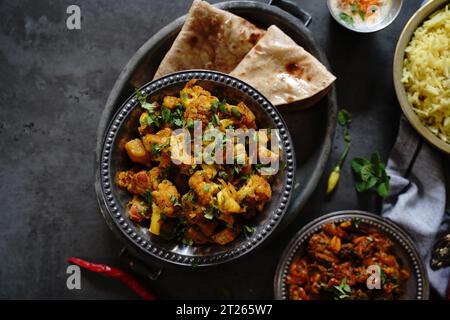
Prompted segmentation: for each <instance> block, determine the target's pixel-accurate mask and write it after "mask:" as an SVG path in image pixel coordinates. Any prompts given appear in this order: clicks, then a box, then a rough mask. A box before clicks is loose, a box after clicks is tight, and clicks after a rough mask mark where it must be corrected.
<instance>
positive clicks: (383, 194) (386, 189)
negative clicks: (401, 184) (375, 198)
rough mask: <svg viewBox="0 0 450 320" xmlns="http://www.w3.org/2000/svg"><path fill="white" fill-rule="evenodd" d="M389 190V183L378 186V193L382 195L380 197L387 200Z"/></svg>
mask: <svg viewBox="0 0 450 320" xmlns="http://www.w3.org/2000/svg"><path fill="white" fill-rule="evenodd" d="M389 189H390V186H389V181H385V182H383V183H381V184H380V185H379V186H378V188H377V192H378V194H379V195H380V197H382V198H386V197H387V195H388V194H389Z"/></svg>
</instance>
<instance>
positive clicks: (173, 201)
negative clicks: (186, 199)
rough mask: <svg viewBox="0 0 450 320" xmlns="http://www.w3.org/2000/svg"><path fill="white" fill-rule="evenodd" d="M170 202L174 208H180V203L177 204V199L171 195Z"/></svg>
mask: <svg viewBox="0 0 450 320" xmlns="http://www.w3.org/2000/svg"><path fill="white" fill-rule="evenodd" d="M170 202H172V204H173V205H174V206H179V207H181V204H180V202H178V198H177V197H176V196H174V195H173V194H172V195H171V196H170Z"/></svg>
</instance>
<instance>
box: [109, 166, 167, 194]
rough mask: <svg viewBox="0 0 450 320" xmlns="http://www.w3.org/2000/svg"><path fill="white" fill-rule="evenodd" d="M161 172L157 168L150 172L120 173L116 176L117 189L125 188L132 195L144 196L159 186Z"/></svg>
mask: <svg viewBox="0 0 450 320" xmlns="http://www.w3.org/2000/svg"><path fill="white" fill-rule="evenodd" d="M161 176H162V172H161V170H160V169H159V168H156V167H155V168H152V169H151V170H150V171H145V170H142V171H139V172H137V173H133V172H132V171H121V172H119V173H118V174H117V182H118V185H119V187H121V188H127V189H128V191H129V192H130V193H132V194H138V195H145V194H147V193H149V192H150V191H152V190H155V189H156V187H157V186H158V184H159V180H160V177H161Z"/></svg>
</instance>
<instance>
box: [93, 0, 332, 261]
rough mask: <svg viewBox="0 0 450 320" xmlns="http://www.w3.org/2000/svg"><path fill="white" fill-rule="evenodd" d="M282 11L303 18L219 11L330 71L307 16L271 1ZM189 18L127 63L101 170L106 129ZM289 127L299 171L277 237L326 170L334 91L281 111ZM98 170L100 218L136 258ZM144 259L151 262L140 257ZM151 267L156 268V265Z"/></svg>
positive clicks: (271, 11)
mask: <svg viewBox="0 0 450 320" xmlns="http://www.w3.org/2000/svg"><path fill="white" fill-rule="evenodd" d="M272 3H274V4H275V3H277V5H280V6H282V7H283V8H284V9H287V10H290V11H291V12H293V13H294V14H296V15H297V16H299V17H300V18H301V19H302V20H300V19H299V18H297V17H295V16H293V15H291V14H289V13H287V12H286V11H284V10H282V9H280V8H278V7H276V6H274V5H268V4H264V3H259V2H252V1H231V2H224V3H218V4H216V5H215V6H217V7H218V8H221V9H224V10H228V11H230V12H232V13H234V14H237V15H239V16H242V17H244V18H246V19H248V20H249V21H251V22H253V23H255V24H256V25H258V26H260V27H263V28H267V27H269V26H270V25H272V24H275V25H277V26H278V27H279V28H280V29H282V30H283V31H284V32H285V33H286V34H288V35H289V36H290V37H291V38H292V39H293V40H294V41H296V42H297V43H298V44H299V45H301V46H303V47H304V48H305V49H306V50H307V51H309V52H310V53H311V54H313V55H314V56H315V57H317V58H318V59H319V60H320V61H321V62H322V63H323V64H324V65H325V66H327V67H328V68H330V67H329V64H328V61H327V59H326V57H325V54H324V53H323V51H322V50H321V49H320V48H319V47H318V46H317V44H316V43H315V41H314V39H313V36H312V34H311V32H310V31H309V30H308V28H307V27H306V26H305V25H304V22H308V21H309V19H308V16H307V15H306V14H305V13H304V12H303V11H301V10H299V9H298V8H296V7H295V5H294V6H293V5H292V3H289V2H285V1H272ZM184 20H185V16H183V17H180V18H178V19H176V20H175V21H173V22H172V23H170V24H169V25H167V26H166V27H164V28H163V29H161V30H160V31H158V32H157V33H156V34H155V35H154V36H153V37H151V38H150V39H149V40H148V41H147V42H146V43H145V44H144V45H143V46H142V47H141V48H140V49H139V50H138V51H137V52H136V53H135V54H134V56H133V57H132V58H131V59H130V60H129V62H128V64H127V65H126V66H125V68H124V69H123V71H122V72H121V74H120V75H119V78H118V79H117V81H116V83H115V85H114V87H113V89H112V91H111V93H110V95H109V97H108V100H107V102H106V105H105V108H104V111H103V113H102V116H101V119H100V122H99V126H98V131H97V147H96V162H97V168H100V162H101V160H102V154H101V152H102V144H103V141H104V139H105V134H106V132H107V129H108V125H109V122H110V121H111V119H112V117H113V116H114V114H115V113H116V112H117V110H118V109H119V108H120V106H121V105H122V103H123V102H124V101H126V100H127V99H128V98H129V97H130V96H131V95H132V94H133V93H134V90H135V88H137V87H141V86H143V85H144V84H146V83H148V82H150V81H151V80H152V78H153V75H154V73H155V71H156V69H157V67H158V66H159V63H160V61H161V60H162V58H163V57H164V55H165V53H166V52H167V51H168V50H169V48H170V46H171V45H172V43H173V41H174V39H175V37H176V36H177V34H178V33H179V31H180V29H181V27H182V25H183V23H184ZM279 111H280V113H281V114H282V116H283V118H284V120H285V123H286V124H287V127H288V129H289V132H290V134H291V136H292V137H293V147H294V151H296V171H295V175H294V184H293V189H292V192H291V193H292V199H291V201H290V205H289V207H288V209H287V213H286V214H285V215H284V218H283V220H282V221H281V223H280V226H278V228H277V232H279V231H280V229H282V228H283V227H285V226H287V225H288V224H289V222H290V221H292V220H293V219H294V218H295V217H296V216H297V214H298V213H299V212H300V210H301V208H302V207H303V206H304V204H305V203H306V201H307V200H308V198H309V196H310V195H311V194H312V192H313V191H314V189H315V188H316V186H317V183H318V181H319V179H320V177H321V175H322V173H323V171H324V169H325V165H326V162H327V160H328V156H329V153H330V149H331V144H332V140H333V135H334V129H335V122H336V121H335V120H336V113H337V103H336V93H335V88H334V86H333V87H332V88H331V90H330V91H329V92H328V93H327V94H326V95H325V96H324V97H323V99H321V100H320V101H318V102H315V103H314V105H312V106H311V107H309V108H308V109H306V110H301V111H299V110H296V111H295V112H294V111H293V109H292V108H291V106H286V107H283V108H280V109H279ZM100 177H101V172H100V169H98V170H97V172H96V183H95V186H96V193H97V198H98V202H99V206H100V209H101V211H102V214H103V216H104V218H105V220H106V222H107V224H108V225H109V227H110V228H111V230H113V232H114V233H115V234H116V235H117V236H118V237H119V238H120V239H122V240H124V241H125V242H124V243H125V245H126V247H127V248H128V249H129V250H130V251H132V253H136V254H139V250H137V247H138V246H137V244H136V243H134V241H131V242H130V241H129V239H127V238H126V237H124V236H123V234H122V233H121V232H120V231H119V230H118V228H117V227H116V226H115V224H114V223H113V220H112V218H111V216H110V215H109V214H108V210H107V208H106V206H105V203H104V202H103V200H102V192H103V190H102V187H101V180H100ZM140 257H141V258H144V259H145V258H148V255H147V256H142V255H140ZM152 262H155V261H153V260H152Z"/></svg>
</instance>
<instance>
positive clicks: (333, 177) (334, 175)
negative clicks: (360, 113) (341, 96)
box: [327, 109, 352, 194]
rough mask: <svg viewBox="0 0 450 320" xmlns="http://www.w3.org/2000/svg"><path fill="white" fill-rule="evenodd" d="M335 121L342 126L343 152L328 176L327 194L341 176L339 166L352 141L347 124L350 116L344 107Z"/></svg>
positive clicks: (350, 118) (342, 162) (331, 190)
mask: <svg viewBox="0 0 450 320" xmlns="http://www.w3.org/2000/svg"><path fill="white" fill-rule="evenodd" d="M337 121H338V124H339V125H340V126H341V127H343V128H344V141H345V149H344V152H342V155H341V157H340V158H339V161H338V163H337V165H336V166H335V167H334V169H333V171H332V172H331V174H330V176H329V178H328V185H327V194H330V193H332V192H333V190H334V189H335V188H336V186H337V184H338V182H339V178H340V176H341V168H342V165H343V164H344V161H345V158H347V154H348V151H349V150H350V143H351V141H352V136H351V134H350V130H349V125H350V123H351V122H352V116H351V114H350V112H348V111H347V110H346V109H342V110H340V111H339V113H338V116H337Z"/></svg>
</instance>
